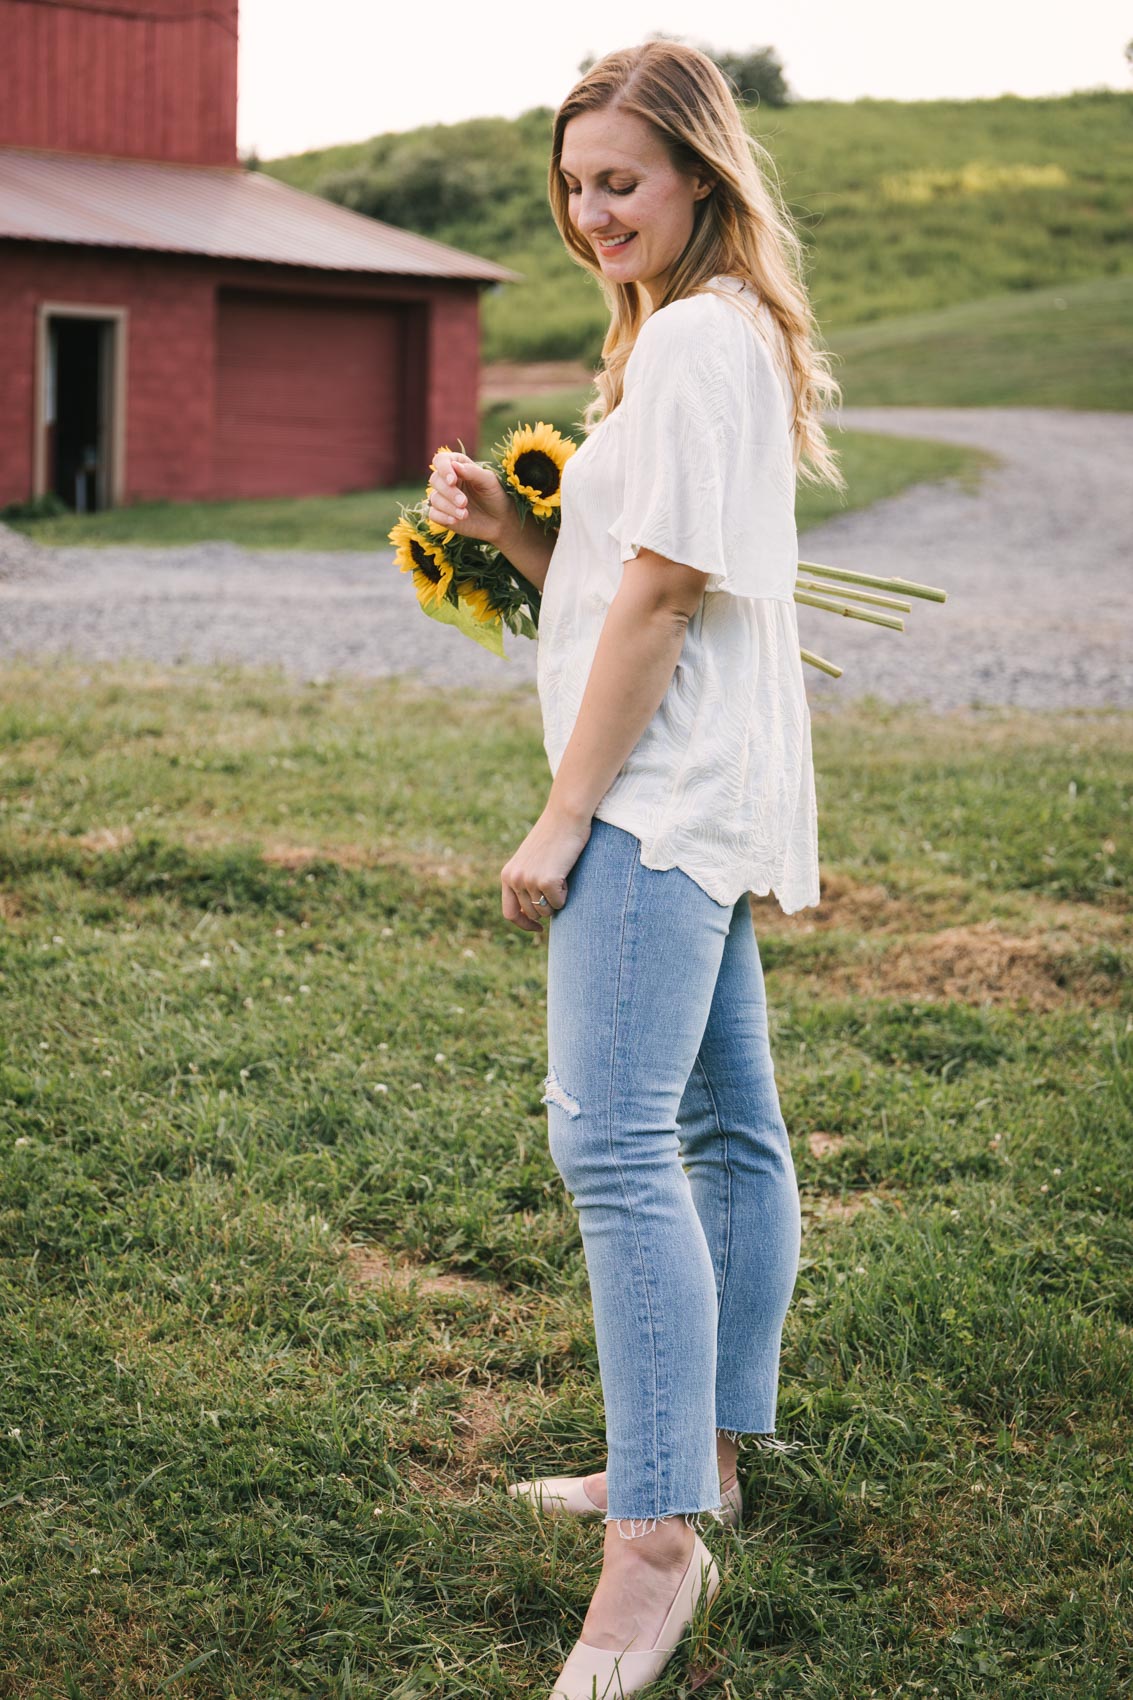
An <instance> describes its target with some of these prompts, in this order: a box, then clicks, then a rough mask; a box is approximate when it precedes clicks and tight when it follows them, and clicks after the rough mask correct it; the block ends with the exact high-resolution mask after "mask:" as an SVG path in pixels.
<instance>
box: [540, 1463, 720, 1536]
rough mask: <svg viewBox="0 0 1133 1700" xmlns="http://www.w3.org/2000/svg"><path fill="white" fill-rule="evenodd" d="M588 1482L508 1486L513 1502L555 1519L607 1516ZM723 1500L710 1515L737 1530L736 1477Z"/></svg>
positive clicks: (561, 1479)
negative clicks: (528, 1504)
mask: <svg viewBox="0 0 1133 1700" xmlns="http://www.w3.org/2000/svg"><path fill="white" fill-rule="evenodd" d="M585 1480H586V1478H585V1476H538V1477H536V1479H535V1480H534V1481H530V1482H511V1483H509V1484H508V1492H509V1493H510V1494H511V1496H512V1498H513V1499H526V1500H529V1501H530V1502H531V1504H532V1505H533V1506H534V1507H535V1509H536V1510H537V1511H544V1512H547V1513H549V1514H550V1515H552V1516H559V1515H561V1514H563V1513H566V1514H567V1515H570V1516H574V1517H604V1516H605V1512H604V1511H603V1509H602V1507H601V1506H600V1505H595V1503H594V1501H593V1500H592V1499H591V1498H590V1495H589V1494H588V1493H587V1491H586V1489H585V1487H584V1486H583V1483H584V1482H585ZM720 1497H721V1500H722V1504H721V1506H720V1509H719V1511H714V1512H712V1514H711V1515H712V1516H713V1517H715V1519H716V1521H717V1522H718V1523H723V1525H724V1527H725V1528H728V1529H738V1528H739V1526H740V1524H741V1522H742V1521H743V1514H744V1496H743V1490H742V1488H741V1487H740V1484H739V1482H737V1481H736V1479H735V1477H734V1476H733V1477H732V1480H731V1481H730V1482H729V1484H728V1486H727V1487H726V1488H721V1490H720Z"/></svg>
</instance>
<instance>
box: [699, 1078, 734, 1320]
mask: <svg viewBox="0 0 1133 1700" xmlns="http://www.w3.org/2000/svg"><path fill="white" fill-rule="evenodd" d="M695 1067H697V1068H698V1069H699V1070H700V1074H701V1078H702V1079H703V1081H704V1089H705V1091H706V1092H707V1093H708V1098H709V1102H710V1103H711V1105H712V1115H713V1118H714V1120H715V1122H716V1131H717V1133H718V1134H719V1135H720V1139H721V1141H722V1143H723V1147H724V1173H725V1174H726V1175H727V1177H728V1208H727V1217H726V1221H725V1226H724V1263H723V1267H722V1268H721V1270H720V1309H721V1310H723V1308H724V1288H725V1286H726V1284H727V1280H728V1263H729V1254H730V1252H731V1249H732V1165H731V1163H730V1162H729V1161H728V1135H727V1133H726V1132H725V1129H724V1125H723V1123H722V1122H721V1120H720V1110H719V1107H718V1105H717V1103H716V1094H715V1093H714V1092H713V1090H712V1082H711V1081H710V1080H709V1078H708V1070H707V1069H706V1068H705V1066H704V1064H703V1063H702V1062H701V1060H700V1058H699V1057H697V1059H696V1063H695Z"/></svg>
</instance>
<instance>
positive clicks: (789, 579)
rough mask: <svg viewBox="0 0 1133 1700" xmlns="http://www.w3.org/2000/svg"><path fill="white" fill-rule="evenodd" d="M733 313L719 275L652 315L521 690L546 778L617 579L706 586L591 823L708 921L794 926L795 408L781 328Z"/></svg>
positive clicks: (807, 812) (759, 315)
mask: <svg viewBox="0 0 1133 1700" xmlns="http://www.w3.org/2000/svg"><path fill="white" fill-rule="evenodd" d="M729 291H731V292H733V293H736V294H739V293H740V292H741V291H742V292H743V293H744V296H745V300H744V302H741V303H739V304H738V305H733V304H732V303H730V302H729V301H728V300H727V299H726V298H725V297H726V294H727V292H729ZM749 298H751V290H750V285H748V286H745V285H744V283H743V280H741V279H739V278H733V277H725V276H720V277H716V278H713V279H712V283H711V286H710V292H709V293H704V294H701V295H694V296H688V297H685V298H683V299H681V300H679V301H672V302H670V303H669V304H668V306H665V307H662V308H660V309H659V310H658V311H655V312H654V313H652V314H651V315H650V317H649V318H648V319H646V321H645V323H644V324H643V325H642V327H641V329H640V330H639V332H638V335H637V340H636V342H635V343H634V346H633V349H632V351H631V353H630V356H629V360H628V361H627V364H626V369H625V382H624V390H623V396H622V400H621V402H620V404H619V405H618V406H617V407H616V408H615V409H614V411H613V412H612V413H610V414H607V415H606V417H605V418H604V419H602V420H601V421H600V422H599V423H598V424H597V425H596V426H595V427H594V429H593V430H592V431H591V432H590V433H589V435H588V436H587V437H586V438H585V439H584V441H583V442H582V443H581V444H580V445H579V447H578V449H577V450H576V451H575V453H574V454H573V455H572V456H571V458H570V459H569V460H568V461H567V463H566V466H565V468H564V471H563V478H562V512H561V525H560V529H559V534H558V539H557V541H556V544H555V548H554V551H553V553H552V555H551V560H550V564H549V567H548V570H547V577H546V581H545V584H544V588H543V596H542V604H541V608H540V615H539V637H538V649H537V657H538V658H537V688H538V693H539V701H540V707H541V709H542V715H543V746H544V749H545V750H546V752H547V759H548V761H549V763H550V768H551V774H552V776H554V774H555V773H556V772H557V771H558V766H559V762H560V760H561V758H562V754H563V751H564V750H565V748H566V746H567V743H568V741H569V738H570V734H571V731H572V729H573V727H574V723H575V719H576V717H577V714H578V710H579V706H580V704H581V702H582V696H583V692H584V690H585V688H586V682H587V679H588V677H589V673H590V667H591V663H592V661H593V659H594V651H595V649H596V647H597V644H598V638H599V635H600V633H601V630H602V625H603V622H604V620H605V616H606V610H607V609H608V607H609V605H610V602H611V601H612V599H613V597H614V594H615V592H616V591H617V589H618V585H619V583H620V581H621V577H622V570H623V563H624V562H626V561H628V560H631V559H633V557H634V556H636V555H637V553H638V551H639V550H640V549H653V550H656V551H657V553H658V554H661V555H666V556H668V558H669V559H670V560H674V561H680V562H683V563H684V564H685V565H686V566H691V567H697V568H699V569H700V571H701V572H706V573H708V574H710V577H709V579H708V583H707V585H706V587H705V592H704V595H703V597H702V598H701V602H700V606H699V607H698V609H697V611H696V613H695V614H694V615H693V616H692V618H691V619H690V620H689V622H688V626H687V628H686V631H685V637H684V643H683V645H682V648H681V652H680V656H679V658H678V660H677V664H676V668H675V670H674V673H673V677H672V680H671V681H670V683H669V686H668V688H667V690H666V692H665V695H664V697H663V698H662V700H661V702H660V704H659V706H658V708H657V710H656V712H655V713H654V715H653V718H652V719H651V720H650V722H649V724H648V725H647V726H646V728H645V730H644V732H643V733H642V735H641V737H640V738H639V739H638V742H637V743H636V744H635V745H634V747H633V749H632V750H631V751H630V754H629V756H628V757H627V759H626V761H625V763H624V764H623V766H622V767H621V768H620V770H619V771H618V773H617V775H616V776H615V778H614V779H613V781H612V783H611V784H610V786H609V788H608V790H607V791H606V793H605V795H604V796H603V797H602V799H601V801H600V802H599V804H598V806H597V808H596V809H595V811H594V814H595V817H596V818H598V819H600V820H605V821H610V822H611V823H612V824H613V825H614V826H620V827H623V828H624V829H625V830H626V831H627V832H631V833H633V834H634V835H635V836H636V837H637V838H639V839H640V841H641V861H642V863H643V865H644V866H645V867H647V868H654V869H665V868H672V867H678V868H681V869H683V870H684V872H685V873H687V874H688V875H689V876H690V877H691V878H692V879H694V880H695V881H696V883H697V884H698V885H699V886H701V887H702V889H703V890H704V891H706V892H707V893H708V895H709V896H710V897H712V898H714V899H715V901H716V902H718V903H722V904H728V905H732V904H734V903H735V902H736V900H737V899H738V898H739V897H740V896H742V895H743V893H745V892H748V891H751V892H755V893H756V894H757V895H759V896H764V895H766V894H767V893H768V892H774V894H775V896H776V898H777V900H778V902H779V905H780V907H781V908H782V909H783V911H784V912H785V913H786V914H792V913H793V912H794V911H795V910H797V909H803V908H806V907H808V906H813V905H815V904H817V903H818V901H819V874H818V810H817V805H816V800H815V789H814V765H813V759H812V754H811V726H810V712H809V707H808V704H807V698H806V690H805V686H804V683H803V675H802V666H803V664H802V660H801V658H800V655H799V633H798V625H797V621H796V614H795V602H794V588H795V581H796V577H797V573H798V558H799V557H798V537H797V533H796V530H795V467H794V460H793V454H792V447H793V445H792V438H791V427H790V405H791V392H790V388H789V379H788V377H787V375H786V368H785V367H784V366H783V364H782V354H781V350H782V344H781V341H780V333H779V329H778V326H777V325H776V324H775V321H774V319H773V318H772V316H771V314H770V312H769V311H768V309H767V308H766V307H765V306H764V305H763V303H761V302H754V305H753V307H752V308H750V309H749V308H748V307H747V305H746V302H747V299H749ZM752 299H753V298H752ZM773 350H774V351H775V352H773Z"/></svg>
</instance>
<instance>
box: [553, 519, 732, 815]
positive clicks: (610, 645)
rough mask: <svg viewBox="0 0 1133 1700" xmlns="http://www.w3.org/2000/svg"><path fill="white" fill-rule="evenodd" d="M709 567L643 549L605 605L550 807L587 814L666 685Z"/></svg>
mask: <svg viewBox="0 0 1133 1700" xmlns="http://www.w3.org/2000/svg"><path fill="white" fill-rule="evenodd" d="M706 580H707V574H705V573H700V572H697V571H696V569H695V568H693V567H686V566H683V565H680V564H678V563H675V562H672V561H669V560H667V559H666V558H665V557H663V556H661V555H656V554H654V553H653V551H652V550H649V549H644V550H642V551H641V553H640V554H639V555H638V556H637V558H636V559H635V560H633V561H627V562H626V564H625V568H624V571H623V576H622V582H621V585H620V586H619V588H618V591H617V594H616V595H615V597H614V599H613V601H612V602H611V603H610V606H609V608H608V609H607V611H606V618H605V620H604V621H603V624H602V631H601V635H600V636H599V639H598V644H597V648H596V649H595V651H594V660H593V662H592V663H591V667H590V674H589V677H588V678H587V681H586V689H585V690H584V692H583V696H582V702H581V703H580V705H579V710H578V714H577V716H576V718H575V723H574V727H573V730H572V731H571V735H570V738H569V740H568V742H567V746H566V749H565V750H564V751H563V754H562V759H561V760H560V762H559V766H558V770H557V772H556V774H555V778H554V782H553V784H552V786H551V791H550V795H549V796H548V798H547V809H548V811H549V812H550V813H552V814H555V815H559V816H561V817H562V818H563V819H564V820H567V821H575V822H579V821H589V820H590V818H591V816H592V815H593V813H594V810H595V809H596V808H597V807H598V804H599V803H600V802H601V800H602V798H603V797H604V796H605V794H606V792H607V791H608V790H609V788H610V785H611V784H612V783H613V781H614V779H615V778H616V777H617V774H618V772H619V771H620V769H621V768H622V766H623V764H624V763H625V761H626V758H627V757H628V755H629V754H630V751H631V750H632V749H633V748H634V746H635V745H636V743H637V741H638V739H639V738H640V737H641V734H642V733H643V732H644V730H645V728H646V727H647V726H648V724H649V722H650V720H652V718H653V715H654V714H655V712H656V710H657V708H658V706H659V704H660V702H661V699H662V697H663V696H664V695H665V692H666V691H667V690H668V688H669V683H670V681H671V679H672V677H673V672H674V670H675V668H676V665H677V661H678V659H679V657H680V653H681V649H682V647H683V645H684V639H685V630H686V628H687V626H688V622H689V618H690V617H691V615H692V613H693V612H694V610H695V607H696V605H697V603H698V602H699V600H700V597H701V594H702V589H703V586H704V584H705V582H706Z"/></svg>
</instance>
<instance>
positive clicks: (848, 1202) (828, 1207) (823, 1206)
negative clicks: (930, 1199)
mask: <svg viewBox="0 0 1133 1700" xmlns="http://www.w3.org/2000/svg"><path fill="white" fill-rule="evenodd" d="M799 1205H800V1209H801V1211H802V1217H803V1223H804V1226H814V1225H818V1226H821V1225H822V1223H824V1222H852V1221H853V1219H854V1217H855V1216H860V1215H861V1213H862V1211H863V1210H882V1209H885V1208H887V1207H888V1208H891V1209H896V1210H903V1209H904V1208H905V1201H904V1199H903V1198H902V1197H901V1195H900V1194H899V1193H896V1192H888V1191H886V1190H885V1189H884V1188H878V1189H875V1190H874V1191H872V1192H849V1193H846V1194H844V1195H840V1196H839V1197H835V1196H834V1194H833V1193H830V1192H818V1191H813V1190H812V1189H811V1188H810V1187H800V1188H799Z"/></svg>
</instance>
